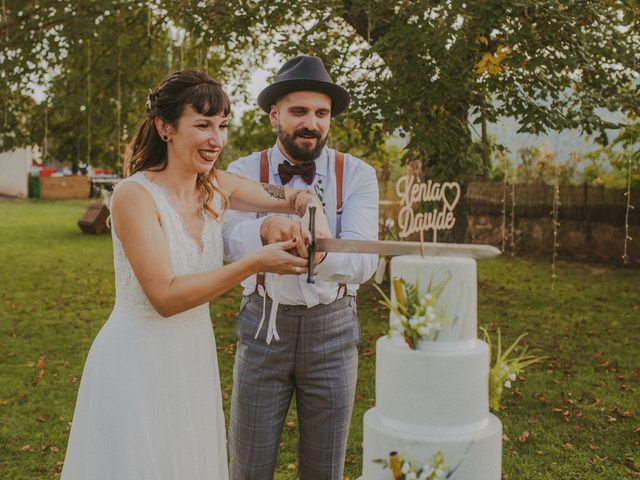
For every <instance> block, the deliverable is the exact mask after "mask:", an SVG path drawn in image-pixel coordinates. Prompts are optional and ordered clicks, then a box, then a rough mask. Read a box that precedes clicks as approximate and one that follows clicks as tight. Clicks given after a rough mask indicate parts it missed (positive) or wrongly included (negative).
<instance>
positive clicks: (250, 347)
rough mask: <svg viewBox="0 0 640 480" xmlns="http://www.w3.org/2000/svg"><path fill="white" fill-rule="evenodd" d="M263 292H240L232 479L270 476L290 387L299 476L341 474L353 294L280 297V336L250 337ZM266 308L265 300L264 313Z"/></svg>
mask: <svg viewBox="0 0 640 480" xmlns="http://www.w3.org/2000/svg"><path fill="white" fill-rule="evenodd" d="M262 302H263V299H262V297H260V296H259V295H258V294H255V293H254V294H253V295H250V296H247V297H244V299H243V301H242V305H241V308H240V313H239V315H238V319H237V322H236V338H237V349H236V359H235V365H234V369H233V392H232V398H231V420H230V425H229V453H230V478H231V480H270V479H272V478H273V474H274V470H275V466H276V458H277V455H278V446H279V441H280V434H281V432H282V426H283V424H284V421H285V418H286V415H287V412H288V409H289V405H290V403H291V399H292V396H293V394H294V393H295V395H296V405H297V411H298V433H299V438H298V473H299V476H300V478H301V479H302V480H342V475H343V471H344V457H345V453H346V448H347V435H348V433H349V424H350V422H351V412H352V410H353V400H354V395H355V388H356V376H357V370H358V343H359V340H360V327H359V324H358V317H357V311H356V304H355V298H354V297H349V296H345V297H343V298H341V299H338V300H336V301H335V302H333V303H331V304H329V305H316V306H315V307H312V308H307V307H306V306H288V305H280V306H279V308H278V317H277V328H278V333H279V335H280V341H276V340H273V341H272V342H271V344H270V345H267V344H266V341H265V337H266V330H267V328H266V327H267V325H266V322H265V325H263V328H262V331H261V332H260V335H259V336H258V338H257V339H254V336H255V333H256V330H257V327H258V323H259V321H260V317H261V315H262ZM270 311H271V302H270V300H267V305H266V312H267V313H266V315H267V317H268V315H269V312H270Z"/></svg>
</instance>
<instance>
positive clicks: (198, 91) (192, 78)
mask: <svg viewBox="0 0 640 480" xmlns="http://www.w3.org/2000/svg"><path fill="white" fill-rule="evenodd" d="M187 105H191V107H192V108H193V109H194V110H195V111H196V112H198V113H199V114H201V115H205V116H215V115H224V116H225V117H226V116H228V115H229V113H230V112H231V102H230V101H229V97H228V96H227V94H226V93H225V92H224V90H222V86H221V85H220V83H218V82H216V81H215V80H213V79H212V78H210V77H209V76H208V75H207V74H206V73H203V72H197V71H189V70H187V71H180V72H174V73H172V74H170V75H168V76H167V77H166V78H165V79H164V80H163V81H162V82H161V83H160V85H159V86H158V88H156V89H155V90H152V91H150V92H149V96H148V97H147V111H146V118H145V119H144V122H143V123H142V125H140V128H138V131H137V132H136V134H135V135H134V137H133V140H131V143H130V144H129V148H128V149H127V155H126V156H125V161H124V172H125V175H126V176H129V175H133V174H134V173H136V172H140V171H143V170H150V171H154V172H160V171H162V170H164V169H165V168H167V160H168V158H167V143H166V142H164V141H163V140H162V138H160V134H159V133H158V130H157V129H156V125H155V118H156V117H161V118H162V119H163V120H164V121H165V122H167V123H169V124H170V125H172V126H173V127H174V128H175V127H176V126H177V124H178V119H179V118H180V116H181V115H182V112H184V109H185V108H186V107H187ZM215 177H216V168H215V166H214V167H213V168H212V169H211V170H210V171H209V172H208V173H202V174H198V177H197V180H196V186H197V187H198V189H199V190H200V193H201V195H202V201H203V205H204V209H205V211H206V212H207V214H208V215H209V216H210V217H212V218H213V219H217V218H218V217H219V216H220V214H221V212H217V211H216V210H215V208H214V207H213V206H212V202H211V200H212V199H213V196H214V195H215V194H218V195H220V197H221V199H222V211H223V212H224V210H225V209H226V208H227V207H228V206H229V199H228V198H227V196H226V195H225V194H224V192H223V191H222V190H221V189H220V188H219V187H218V186H217V185H216V184H215V183H214V181H213V180H214V179H215Z"/></svg>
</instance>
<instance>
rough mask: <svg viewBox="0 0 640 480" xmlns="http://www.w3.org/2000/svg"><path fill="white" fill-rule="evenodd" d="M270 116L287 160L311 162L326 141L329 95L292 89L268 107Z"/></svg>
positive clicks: (329, 115) (329, 104) (328, 125)
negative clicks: (293, 90)
mask: <svg viewBox="0 0 640 480" xmlns="http://www.w3.org/2000/svg"><path fill="white" fill-rule="evenodd" d="M269 119H270V120H271V125H272V126H273V127H274V128H277V130H278V142H279V143H280V146H281V147H282V148H284V150H285V151H286V153H287V154H288V155H287V156H288V157H289V160H293V161H294V162H297V163H300V162H309V161H313V160H315V159H316V158H318V156H320V153H322V149H323V148H324V146H325V144H326V143H327V137H328V135H329V128H330V126H331V97H329V96H328V95H325V94H324V93H320V92H312V91H302V92H292V93H290V94H288V95H285V96H284V97H282V98H280V99H279V100H278V101H277V102H276V104H275V105H273V106H272V107H271V112H270V114H269Z"/></svg>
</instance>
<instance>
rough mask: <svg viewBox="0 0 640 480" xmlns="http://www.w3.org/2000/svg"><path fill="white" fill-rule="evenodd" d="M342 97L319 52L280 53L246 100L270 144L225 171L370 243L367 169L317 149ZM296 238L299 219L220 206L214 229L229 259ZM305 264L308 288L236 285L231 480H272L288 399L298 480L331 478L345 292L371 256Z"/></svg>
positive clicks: (338, 446) (352, 316) (374, 220)
mask: <svg viewBox="0 0 640 480" xmlns="http://www.w3.org/2000/svg"><path fill="white" fill-rule="evenodd" d="M349 100H350V97H349V93H348V92H347V91H346V90H345V89H343V88H342V87H340V86H338V85H336V84H334V83H333V81H332V80H331V77H330V76H329V74H328V72H327V71H326V70H325V67H324V65H323V64H322V61H321V60H320V59H319V58H317V57H311V56H299V57H296V58H293V59H291V60H289V61H288V62H287V63H285V64H284V65H283V66H282V68H281V69H280V71H279V72H278V75H277V77H276V80H275V82H274V83H273V84H271V85H269V86H268V87H267V88H265V89H264V90H263V91H262V92H261V93H260V95H259V96H258V105H259V106H260V108H261V109H262V110H264V111H265V112H266V113H268V114H269V119H270V121H271V125H272V126H273V127H274V128H275V129H276V130H277V140H276V143H275V145H273V146H272V147H271V148H269V149H268V150H265V151H263V152H261V153H254V154H253V155H250V156H248V157H244V158H241V159H239V160H236V161H235V162H233V163H231V165H229V168H228V170H229V171H231V172H234V173H237V174H239V175H242V176H245V177H249V178H251V179H254V180H260V181H261V182H264V183H271V184H275V185H286V186H287V187H291V188H297V189H309V188H312V189H313V190H314V191H315V192H316V194H317V195H318V197H319V198H320V200H321V201H322V202H323V205H324V206H325V209H326V212H327V217H328V220H329V226H330V228H331V231H332V234H333V235H334V237H336V238H345V239H347V238H348V239H359V240H377V238H378V184H377V181H376V175H375V170H374V169H373V168H372V167H371V166H369V165H367V164H366V163H364V162H363V161H362V160H359V159H357V158H355V157H353V156H351V155H349V154H343V153H340V152H338V151H336V150H333V149H331V148H328V147H326V142H327V138H328V135H329V128H330V125H331V118H332V117H335V116H337V115H339V114H340V113H341V112H343V111H344V110H345V109H346V108H347V106H348V105H349ZM300 234H301V232H300V224H299V218H298V217H295V216H286V215H284V216H283V215H269V216H263V215H260V214H255V213H244V212H236V211H231V212H229V215H228V221H227V222H226V223H225V224H224V226H223V238H224V246H225V252H226V254H227V257H229V258H231V259H237V258H240V257H242V256H244V255H246V254H248V253H250V252H252V251H254V250H255V249H257V248H259V247H260V246H262V245H264V244H269V243H273V242H278V241H281V240H284V239H289V238H291V237H293V236H296V235H300ZM305 254H306V252H305ZM316 261H317V262H318V264H317V267H316V271H317V276H316V283H315V284H309V283H307V282H306V278H307V276H306V275H300V276H293V275H289V276H284V277H282V278H281V279H280V284H279V285H277V284H276V285H273V284H271V282H269V281H267V282H265V279H264V277H263V276H261V275H257V276H254V277H250V278H248V279H246V280H245V281H244V282H243V284H242V285H243V286H244V298H243V300H242V304H241V307H240V313H239V315H238V319H237V323H236V336H237V350H236V360H235V365H234V371H233V394H232V400H231V420H230V426H229V450H230V456H231V464H230V475H231V479H232V480H240V479H243V480H266V479H271V478H273V474H274V469H275V465H276V457H277V454H278V450H279V442H280V434H281V431H282V426H283V423H284V421H285V417H286V415H287V411H288V409H289V405H290V403H291V399H292V396H293V395H294V394H295V396H296V407H297V411H298V428H299V441H298V473H299V476H300V478H301V479H305V480H323V479H327V480H329V479H332V480H342V474H343V469H344V457H345V452H346V447H347V435H348V432H349V423H350V420H351V411H352V408H353V400H354V394H355V387H356V375H357V367H358V342H359V336H360V329H359V324H358V318H357V314H356V300H355V295H356V290H357V289H358V284H360V283H362V282H364V281H366V280H367V279H368V278H369V277H371V275H372V274H373V272H374V270H375V268H376V261H377V258H376V256H375V255H358V254H346V253H329V254H326V256H325V254H318V255H317V257H316ZM274 283H276V282H274ZM278 287H279V288H278ZM265 295H266V299H265V298H264V296H265ZM274 296H275V297H277V298H279V302H280V305H279V307H278V310H277V316H276V322H277V324H276V325H275V326H276V327H277V332H278V333H277V336H276V337H275V338H274V339H273V341H270V340H269V337H267V336H266V332H265V330H266V329H262V330H260V331H259V332H258V333H256V332H257V331H258V326H259V324H260V320H261V318H262V317H263V315H266V316H267V317H269V312H270V309H271V299H272V298H274ZM265 304H266V306H265ZM263 309H265V310H266V311H264V312H263ZM278 337H279V340H278V339H277V338H278ZM268 340H269V341H268Z"/></svg>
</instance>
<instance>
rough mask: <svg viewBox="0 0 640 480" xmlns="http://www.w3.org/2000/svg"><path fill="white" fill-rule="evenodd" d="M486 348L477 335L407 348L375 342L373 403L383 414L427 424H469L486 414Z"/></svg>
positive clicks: (391, 342)
mask: <svg viewBox="0 0 640 480" xmlns="http://www.w3.org/2000/svg"><path fill="white" fill-rule="evenodd" d="M488 385H489V347H488V345H487V344H486V343H485V342H483V341H480V340H478V339H475V340H470V341H467V342H454V343H449V344H443V345H440V346H439V348H438V350H434V351H420V350H411V349H410V348H409V347H408V346H406V345H404V344H398V343H397V341H396V340H395V339H391V338H389V337H381V338H379V339H378V341H377V342H376V407H377V409H378V410H379V412H380V415H383V416H384V417H385V418H387V419H389V420H392V421H396V422H400V423H405V424H408V425H416V426H427V427H431V426H432V427H438V426H446V427H455V426H458V425H460V426H464V425H467V426H473V425H474V424H480V423H482V422H483V421H485V420H486V418H487V414H488V412H489V401H488V398H489V386H488Z"/></svg>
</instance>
